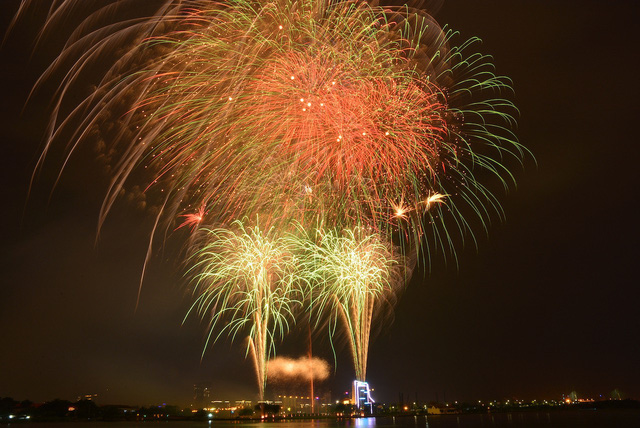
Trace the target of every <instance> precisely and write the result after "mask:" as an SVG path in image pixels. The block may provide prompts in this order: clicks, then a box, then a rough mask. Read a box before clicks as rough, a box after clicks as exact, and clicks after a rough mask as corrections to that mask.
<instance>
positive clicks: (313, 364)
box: [267, 357, 329, 381]
mask: <svg viewBox="0 0 640 428" xmlns="http://www.w3.org/2000/svg"><path fill="white" fill-rule="evenodd" d="M267 377H268V378H269V380H274V381H287V380H309V381H310V380H311V379H313V380H317V381H320V380H325V379H326V378H328V377H329V364H328V363H327V362H326V361H325V360H322V359H320V358H308V357H300V358H298V359H293V358H286V357H276V358H274V359H272V360H270V361H269V363H268V365H267Z"/></svg>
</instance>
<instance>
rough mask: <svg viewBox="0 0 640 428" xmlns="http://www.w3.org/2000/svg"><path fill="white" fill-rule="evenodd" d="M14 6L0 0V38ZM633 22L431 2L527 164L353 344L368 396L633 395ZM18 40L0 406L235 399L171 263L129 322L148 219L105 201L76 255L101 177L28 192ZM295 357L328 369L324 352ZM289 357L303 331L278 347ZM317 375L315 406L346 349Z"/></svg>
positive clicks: (5, 60) (7, 184)
mask: <svg viewBox="0 0 640 428" xmlns="http://www.w3.org/2000/svg"><path fill="white" fill-rule="evenodd" d="M17 5H18V2H17V1H13V0H12V1H8V2H7V1H3V5H2V9H1V11H0V13H1V16H0V20H1V22H0V24H1V25H2V27H0V34H2V33H4V31H5V29H6V27H7V24H8V21H9V19H10V17H11V16H12V14H13V13H14V12H15V10H17ZM638 16H640V15H639V14H638V8H637V6H635V2H632V1H616V2H607V4H606V5H605V3H604V2H601V1H562V2H552V1H545V2H533V1H514V0H504V1H447V2H445V5H444V7H443V8H442V9H441V10H440V12H439V13H438V14H437V15H436V19H437V20H438V22H440V23H441V24H449V25H450V26H451V27H452V28H454V29H457V30H459V31H460V32H461V33H462V36H463V37H464V38H466V37H471V36H479V37H480V38H482V40H483V45H482V51H483V52H485V53H489V54H492V55H493V56H494V63H495V64H496V66H497V71H498V73H499V74H504V75H507V76H509V77H511V78H512V79H513V81H514V87H515V90H516V95H515V103H516V105H517V106H518V108H519V109H520V112H521V117H520V119H519V129H518V132H517V133H518V136H519V139H520V141H521V143H522V144H524V145H525V146H526V147H527V148H529V149H530V150H531V151H532V153H533V154H534V155H535V158H536V160H537V165H536V163H535V162H534V161H533V159H532V158H527V159H525V162H524V167H519V166H517V165H513V171H514V174H515V176H516V179H517V182H518V185H517V188H512V189H511V191H510V192H509V194H506V195H505V194H504V193H501V194H499V198H500V200H501V202H502V204H503V208H504V211H505V213H506V220H505V221H504V222H500V221H496V222H495V223H494V224H493V225H492V226H491V228H490V230H489V234H488V236H485V235H482V233H481V232H480V233H479V234H478V236H479V244H478V249H477V250H476V249H475V248H473V246H468V247H466V248H464V249H460V250H459V255H460V262H459V266H458V267H456V266H455V264H453V263H448V264H444V263H442V261H441V260H440V259H439V258H437V257H436V258H435V259H434V262H435V263H434V265H433V268H432V270H431V272H428V273H425V272H416V273H415V275H414V278H413V279H412V280H411V282H410V284H409V285H408V287H407V289H406V291H405V293H404V294H403V296H402V298H401V299H400V302H399V304H398V306H397V307H396V312H395V320H394V321H393V323H391V324H389V325H385V327H384V328H383V329H382V332H381V334H380V335H378V336H377V338H376V339H375V340H374V341H373V344H372V346H371V349H370V357H369V368H368V378H369V381H370V383H371V384H372V386H373V387H374V388H375V389H376V392H375V394H374V397H375V398H376V399H378V400H382V401H387V402H389V401H395V400H397V398H398V393H400V392H402V393H404V395H405V398H406V399H408V398H411V399H413V398H414V397H415V395H414V394H416V393H417V395H418V399H419V400H420V401H427V400H433V399H435V398H436V393H437V394H438V396H439V398H440V400H442V399H443V398H444V396H443V394H446V398H447V400H449V401H452V400H489V399H504V398H522V399H534V398H560V397H561V395H562V394H563V393H569V392H571V391H573V390H575V391H577V392H578V394H579V396H590V397H597V396H598V395H600V394H602V395H603V396H607V395H608V394H609V393H610V392H611V391H612V390H613V389H614V388H618V389H619V390H620V391H622V392H623V393H625V394H626V395H627V396H629V397H633V398H640V337H639V335H638V332H639V331H640V311H639V310H638V307H639V302H640V299H639V298H640V291H639V286H638V284H639V283H640V281H638V270H637V268H638V262H639V257H638V256H639V255H640V252H639V251H638V243H639V242H640V239H639V238H640V236H639V234H638V220H639V218H640V217H639V215H638V214H639V212H638V207H639V202H638V196H639V192H638V191H637V186H638V182H639V181H638V178H639V177H638V170H639V169H640V168H639V167H638V159H639V155H640V150H639V148H638V120H639V118H640V115H639V109H638V108H637V103H638V97H639V96H640V90H639V89H640V88H639V86H640V85H639V83H638V82H639V81H640V79H638V70H639V68H638V45H639V42H640V38H639V37H638V35H637V18H638ZM34 21H36V19H35V18H34ZM34 28H35V25H32V24H30V23H23V24H22V25H20V26H18V27H17V28H16V31H15V32H14V33H12V34H11V35H10V37H9V38H8V39H7V40H6V41H5V45H4V47H3V48H2V50H0V74H1V79H0V85H2V89H1V97H2V103H0V108H1V109H2V111H1V113H0V132H1V136H2V137H1V138H2V155H1V156H0V162H2V165H1V167H0V174H2V175H1V180H0V192H1V195H0V200H2V201H3V202H2V206H3V209H2V211H1V215H2V218H1V222H0V224H1V225H2V229H1V232H0V233H1V243H0V260H1V262H0V266H1V271H0V272H1V276H0V278H1V287H0V396H11V397H13V398H15V399H18V400H22V399H26V398H29V399H31V400H33V401H36V402H38V401H45V400H51V399H53V398H56V397H59V398H64V399H71V400H75V398H76V397H77V396H79V395H83V394H99V399H98V402H99V403H100V404H109V403H126V404H151V403H162V402H167V403H177V404H185V405H186V404H189V403H190V402H191V401H190V397H191V396H192V393H193V384H194V383H195V382H202V381H208V382H211V383H212V386H213V397H214V398H216V399H240V398H248V399H253V398H255V395H256V392H257V387H256V386H255V380H254V375H253V371H252V366H251V363H250V362H249V361H245V360H244V347H243V345H242V344H241V343H236V344H231V343H230V342H228V341H221V342H220V343H218V344H217V345H216V346H215V347H213V348H212V349H209V350H208V351H207V352H206V354H205V355H204V358H203V359H202V360H201V352H202V347H203V343H204V341H203V337H204V331H205V328H204V327H205V326H204V325H203V324H201V323H200V322H198V321H197V320H195V319H189V320H187V322H186V323H184V324H182V321H183V316H184V314H185V313H186V310H187V309H188V307H189V305H190V297H189V296H188V294H187V291H186V288H185V284H184V280H183V279H182V267H181V266H180V263H179V261H178V260H177V257H176V254H177V251H176V249H175V248H171V246H168V247H167V248H164V249H162V250H161V249H158V251H156V254H155V256H154V257H153V258H152V261H151V263H150V268H149V271H148V274H147V277H146V280H145V283H144V286H143V288H142V295H141V300H140V305H139V307H138V309H137V310H136V309H135V306H136V295H137V292H138V282H139V278H140V273H141V269H142V265H143V260H144V257H145V252H146V245H147V238H148V234H149V230H150V228H151V226H152V219H151V218H150V217H148V216H145V215H143V214H141V213H140V212H138V211H136V210H135V209H133V208H132V207H131V206H129V205H127V204H126V203H120V204H118V205H117V207H116V209H115V210H114V211H113V213H112V214H111V215H110V217H109V218H108V220H107V222H106V225H105V227H104V229H103V231H102V233H101V235H100V239H99V241H98V243H97V244H96V227H97V222H98V212H99V209H100V204H101V202H102V198H103V197H104V195H105V192H106V186H107V183H108V181H107V176H105V175H104V174H102V173H101V170H100V168H99V167H98V165H97V162H96V160H95V155H94V154H93V152H92V150H91V149H81V150H80V151H79V152H78V153H77V154H76V155H75V156H73V157H72V159H71V162H70V165H69V167H68V169H67V170H65V172H64V173H63V174H62V177H61V180H60V182H59V184H58V186H57V187H56V188H55V191H54V192H53V193H52V194H51V190H52V187H53V183H54V182H55V179H56V174H57V172H58V171H59V169H60V165H61V164H60V162H61V158H60V154H61V152H62V150H59V152H58V153H53V154H52V156H51V157H50V158H48V159H47V162H46V164H45V167H44V169H43V170H42V173H41V174H40V175H39V176H38V178H37V180H36V181H35V184H34V187H33V190H32V192H31V195H30V196H28V188H29V180H30V176H31V173H32V171H33V169H34V166H35V163H36V161H37V158H38V156H39V154H40V152H41V150H42V143H43V135H44V133H45V129H46V119H47V114H48V111H49V110H48V105H47V102H48V101H49V100H50V99H51V90H50V87H49V89H47V87H46V85H45V89H44V90H43V91H42V92H40V93H38V94H36V95H35V97H34V98H33V99H32V102H31V103H29V104H27V105H26V107H24V106H25V102H26V99H27V96H28V93H29V90H30V89H31V87H32V86H33V84H34V82H35V80H36V79H37V77H38V75H39V74H40V73H41V72H42V71H43V69H44V68H43V67H44V66H46V64H47V62H48V61H50V60H51V59H52V55H53V53H52V52H42V51H38V53H37V54H36V55H34V56H33V57H31V58H30V54H31V50H32V48H31V46H32V44H31V43H32V40H33V31H34ZM51 43H53V44H54V45H55V40H54V41H52V42H51ZM47 91H48V92H47ZM23 107H24V110H23ZM59 148H61V146H59ZM314 350H315V352H316V355H318V356H322V357H324V358H327V359H329V360H330V361H332V360H331V358H332V357H331V352H330V348H329V345H328V343H327V342H326V341H323V340H321V339H318V340H317V341H316V342H315V343H314ZM305 352H306V339H305V338H304V335H301V336H300V337H298V336H295V335H294V336H292V337H290V338H289V339H288V340H287V341H286V343H285V344H284V345H283V347H282V348H281V354H285V355H289V356H298V355H302V354H304V353H305ZM337 363H338V364H337V369H336V372H335V374H334V375H333V376H332V377H331V379H330V380H329V381H327V382H326V383H325V384H324V385H323V386H322V388H323V389H325V390H331V391H332V392H333V394H334V397H335V396H337V395H338V394H340V393H341V392H342V391H346V390H347V389H348V388H349V387H350V381H351V380H352V377H353V374H352V373H353V369H352V368H351V365H350V359H349V356H348V350H347V349H346V348H341V349H340V353H339V354H338V361H337Z"/></svg>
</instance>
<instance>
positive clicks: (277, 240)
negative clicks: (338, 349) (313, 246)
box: [187, 221, 303, 400]
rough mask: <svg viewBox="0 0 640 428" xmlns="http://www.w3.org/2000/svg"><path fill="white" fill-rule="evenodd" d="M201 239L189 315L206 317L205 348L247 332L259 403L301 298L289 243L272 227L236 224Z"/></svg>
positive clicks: (194, 266) (248, 350) (291, 245)
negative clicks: (277, 347) (271, 362)
mask: <svg viewBox="0 0 640 428" xmlns="http://www.w3.org/2000/svg"><path fill="white" fill-rule="evenodd" d="M205 235H206V236H205V239H206V243H205V244H204V245H203V246H202V248H201V249H200V250H199V251H198V252H197V253H196V255H195V264H194V265H193V267H192V270H193V272H196V274H195V279H194V281H195V287H194V294H195V295H196V300H195V302H194V304H193V306H192V308H191V310H190V311H189V312H191V311H193V310H195V311H197V313H198V314H199V315H200V316H201V317H203V318H209V319H210V321H209V337H208V339H207V344H208V343H209V341H210V339H212V338H213V340H214V341H215V340H216V339H217V338H219V337H220V336H221V335H222V334H228V335H229V336H231V337H232V338H236V337H237V336H242V335H243V334H245V332H247V330H248V335H247V337H248V344H247V354H250V355H251V357H252V359H253V362H254V365H255V370H256V377H257V380H258V387H259V392H260V399H261V400H262V399H263V398H264V388H265V385H266V382H267V362H268V361H269V358H270V356H271V355H273V354H274V353H275V344H274V343H275V341H276V339H277V338H280V337H282V336H284V335H285V334H286V333H287V332H288V331H289V328H290V325H291V324H292V323H293V322H294V312H295V311H296V310H297V308H298V307H299V306H300V305H301V301H302V297H303V291H302V290H301V289H300V288H299V284H298V281H299V277H298V275H297V273H296V270H297V264H296V259H295V256H294V255H293V252H292V250H293V244H292V242H291V241H290V240H287V239H284V238H281V237H278V236H277V234H276V231H275V230H274V229H273V228H272V229H268V230H266V231H265V230H262V229H260V227H259V226H253V227H247V226H245V225H244V224H243V223H242V222H239V221H236V222H234V223H233V224H232V229H226V228H223V229H215V230H207V231H205ZM188 315H189V313H187V316H188ZM223 321H224V325H221V324H222V323H223ZM219 327H220V328H219ZM217 328H219V331H217V333H216V334H217V335H216V336H214V332H216V330H217ZM206 347H207V345H205V349H206Z"/></svg>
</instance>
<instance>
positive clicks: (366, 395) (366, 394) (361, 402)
mask: <svg viewBox="0 0 640 428" xmlns="http://www.w3.org/2000/svg"><path fill="white" fill-rule="evenodd" d="M351 399H352V401H353V405H354V406H356V408H357V409H358V410H360V411H369V412H370V413H373V403H374V402H375V401H373V398H371V392H370V391H369V383H367V382H363V381H360V380H354V381H353V392H352V394H351Z"/></svg>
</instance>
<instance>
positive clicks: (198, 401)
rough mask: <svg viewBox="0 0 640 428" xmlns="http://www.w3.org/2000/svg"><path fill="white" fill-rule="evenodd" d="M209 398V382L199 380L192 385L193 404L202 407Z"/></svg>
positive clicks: (207, 402)
mask: <svg viewBox="0 0 640 428" xmlns="http://www.w3.org/2000/svg"><path fill="white" fill-rule="evenodd" d="M210 400H211V382H199V383H196V384H194V385H193V401H194V406H196V407H198V408H203V407H205V406H207V405H209V401H210Z"/></svg>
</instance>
